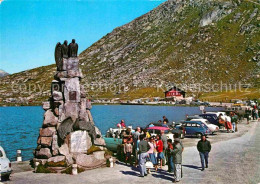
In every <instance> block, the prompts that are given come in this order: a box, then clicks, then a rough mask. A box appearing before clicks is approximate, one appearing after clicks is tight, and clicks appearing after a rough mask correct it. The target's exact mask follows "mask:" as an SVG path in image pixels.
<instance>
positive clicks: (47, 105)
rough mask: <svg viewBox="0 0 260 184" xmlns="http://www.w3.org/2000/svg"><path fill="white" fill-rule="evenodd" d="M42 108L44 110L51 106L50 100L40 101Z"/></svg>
mask: <svg viewBox="0 0 260 184" xmlns="http://www.w3.org/2000/svg"><path fill="white" fill-rule="evenodd" d="M42 108H43V109H44V110H48V109H50V108H51V106H50V102H43V103H42Z"/></svg>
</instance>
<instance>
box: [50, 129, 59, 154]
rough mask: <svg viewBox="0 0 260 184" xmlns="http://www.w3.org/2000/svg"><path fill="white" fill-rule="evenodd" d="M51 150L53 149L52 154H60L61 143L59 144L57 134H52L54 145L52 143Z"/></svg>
mask: <svg viewBox="0 0 260 184" xmlns="http://www.w3.org/2000/svg"><path fill="white" fill-rule="evenodd" d="M51 150H52V154H53V155H54V156H55V155H58V153H59V152H58V150H59V145H58V136H57V135H56V134H54V135H53V136H52V145H51Z"/></svg>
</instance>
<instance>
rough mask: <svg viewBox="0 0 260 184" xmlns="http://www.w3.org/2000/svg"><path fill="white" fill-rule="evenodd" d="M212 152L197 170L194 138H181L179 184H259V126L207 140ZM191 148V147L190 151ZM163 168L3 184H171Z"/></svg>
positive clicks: (25, 176) (28, 175)
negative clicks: (143, 174)
mask: <svg viewBox="0 0 260 184" xmlns="http://www.w3.org/2000/svg"><path fill="white" fill-rule="evenodd" d="M209 140H210V141H211V142H212V143H213V144H212V151H211V153H210V157H209V168H208V169H206V170H205V171H201V170H200V169H201V168H200V159H199V154H198V152H197V150H196V147H195V145H196V143H197V141H198V139H196V138H185V139H184V140H183V143H184V145H185V150H184V152H183V174H184V175H183V178H182V181H181V182H179V183H185V184H186V183H192V184H194V183H207V184H208V183H214V184H215V183H221V184H222V183H223V184H224V183H225V184H226V183H229V184H232V183H234V184H238V183H241V184H247V183H252V184H253V183H260V122H251V123H250V124H249V125H247V124H245V123H241V124H240V125H239V132H237V133H224V132H219V133H218V135H217V136H216V135H214V136H209ZM190 146H191V147H190ZM165 170H167V167H164V168H163V170H160V171H159V172H152V173H151V174H149V175H148V176H147V177H145V178H139V177H138V175H139V172H138V169H137V168H134V167H130V166H125V165H123V164H120V163H119V164H117V165H116V166H115V167H114V168H113V169H111V168H100V169H95V170H90V171H86V172H83V173H80V174H79V175H77V176H72V175H61V174H35V173H32V172H31V171H26V172H18V173H14V174H12V176H11V181H9V182H5V183H21V184H24V183H26V184H27V183H28V184H29V183H33V184H34V183H43V184H44V183H46V184H52V183H55V184H56V183H62V184H65V183H88V184H89V183H90V184H92V183H93V184H94V183H120V184H121V183H129V182H131V183H171V182H172V181H173V175H172V174H169V173H167V172H166V171H165Z"/></svg>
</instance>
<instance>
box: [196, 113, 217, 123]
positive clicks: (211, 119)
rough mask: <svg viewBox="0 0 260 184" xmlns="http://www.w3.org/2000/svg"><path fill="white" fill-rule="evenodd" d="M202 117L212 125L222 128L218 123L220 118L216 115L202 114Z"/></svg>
mask: <svg viewBox="0 0 260 184" xmlns="http://www.w3.org/2000/svg"><path fill="white" fill-rule="evenodd" d="M199 116H200V117H202V118H204V119H207V120H208V121H209V122H210V123H212V124H214V125H217V126H222V125H221V124H220V123H219V121H218V116H217V114H216V113H211V114H210V113H206V114H200V115H199Z"/></svg>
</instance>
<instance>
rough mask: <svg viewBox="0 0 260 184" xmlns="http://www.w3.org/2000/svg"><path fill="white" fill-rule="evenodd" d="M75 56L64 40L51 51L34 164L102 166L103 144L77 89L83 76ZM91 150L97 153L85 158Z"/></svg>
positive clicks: (73, 48) (75, 49) (74, 46)
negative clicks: (51, 68) (50, 74)
mask: <svg viewBox="0 0 260 184" xmlns="http://www.w3.org/2000/svg"><path fill="white" fill-rule="evenodd" d="M77 52H78V44H77V43H76V42H75V39H73V40H72V43H71V44H70V45H69V46H67V41H66V40H65V41H64V43H63V44H62V45H61V43H60V42H58V43H57V45H56V47H55V53H54V56H55V62H56V65H57V71H56V73H55V75H54V79H55V80H53V81H52V83H51V96H50V98H49V101H47V102H43V109H44V110H45V113H44V121H43V124H42V128H40V133H39V137H38V141H37V145H38V146H37V148H36V149H35V151H34V157H35V158H34V161H35V162H40V163H42V164H45V163H52V164H54V165H55V164H56V165H57V163H58V165H59V166H61V164H60V163H63V164H64V167H68V166H70V165H72V164H78V166H79V167H82V168H96V167H99V166H102V165H103V164H104V163H105V158H104V152H105V151H104V150H105V149H106V148H105V141H104V139H103V138H102V136H101V132H100V131H99V129H98V128H97V127H96V126H95V123H94V121H93V117H92V115H91V112H90V110H91V104H90V101H89V100H87V99H86V94H85V92H84V88H83V86H81V85H80V81H81V79H82V77H83V75H82V72H81V70H80V69H79V59H78V57H77ZM91 147H92V148H95V150H97V152H94V153H93V154H87V153H89V152H88V150H89V149H90V148H91ZM91 153H92V152H91Z"/></svg>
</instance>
